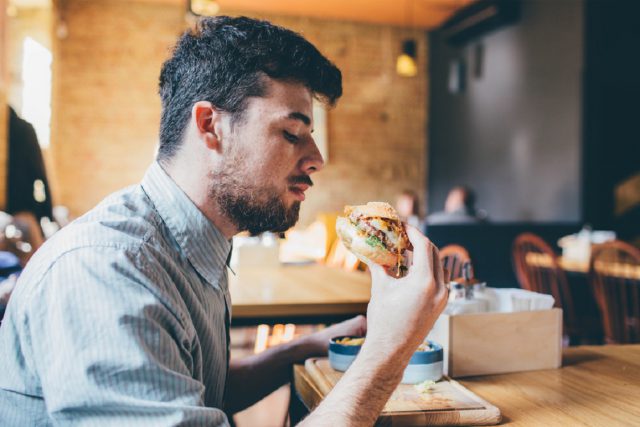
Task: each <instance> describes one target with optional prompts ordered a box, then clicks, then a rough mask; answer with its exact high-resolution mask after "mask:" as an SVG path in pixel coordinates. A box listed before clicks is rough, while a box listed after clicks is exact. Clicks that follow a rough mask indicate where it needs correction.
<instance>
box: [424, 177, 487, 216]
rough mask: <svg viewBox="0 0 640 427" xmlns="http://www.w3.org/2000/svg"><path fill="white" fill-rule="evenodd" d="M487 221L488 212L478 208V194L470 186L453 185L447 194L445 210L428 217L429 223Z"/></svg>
mask: <svg viewBox="0 0 640 427" xmlns="http://www.w3.org/2000/svg"><path fill="white" fill-rule="evenodd" d="M484 221H486V213H485V212H484V211H478V210H477V209H476V195H475V193H474V192H473V190H471V189H470V188H468V187H463V186H458V187H453V188H452V189H451V191H449V194H448V195H447V200H445V203H444V211H443V212H435V213H432V214H431V215H429V216H428V217H427V224H428V225H435V224H474V223H479V222H484Z"/></svg>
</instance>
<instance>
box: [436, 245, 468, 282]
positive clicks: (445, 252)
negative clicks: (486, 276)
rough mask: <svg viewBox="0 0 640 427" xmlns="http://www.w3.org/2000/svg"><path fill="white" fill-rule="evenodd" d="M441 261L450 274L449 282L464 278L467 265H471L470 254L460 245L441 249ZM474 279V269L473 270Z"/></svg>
mask: <svg viewBox="0 0 640 427" xmlns="http://www.w3.org/2000/svg"><path fill="white" fill-rule="evenodd" d="M440 261H441V262H442V266H443V267H444V268H445V269H446V270H447V271H448V272H449V277H448V278H447V279H448V280H451V279H455V278H458V277H462V276H463V271H462V270H463V268H464V265H465V264H466V263H471V257H470V256H469V252H467V250H466V249H465V248H463V247H462V246H460V245H447V246H445V247H443V248H442V249H440ZM471 277H473V267H472V268H471Z"/></svg>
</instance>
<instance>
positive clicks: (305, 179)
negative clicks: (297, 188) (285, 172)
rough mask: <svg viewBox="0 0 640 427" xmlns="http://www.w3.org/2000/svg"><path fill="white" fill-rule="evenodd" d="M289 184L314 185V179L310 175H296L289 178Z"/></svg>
mask: <svg viewBox="0 0 640 427" xmlns="http://www.w3.org/2000/svg"><path fill="white" fill-rule="evenodd" d="M289 184H291V185H295V184H307V185H308V186H309V187H313V181H311V178H309V175H296V176H292V177H290V178H289Z"/></svg>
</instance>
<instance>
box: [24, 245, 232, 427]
mask: <svg viewBox="0 0 640 427" xmlns="http://www.w3.org/2000/svg"><path fill="white" fill-rule="evenodd" d="M141 256H142V255H141V254H140V253H131V252H130V251H127V250H124V249H121V248H115V247H105V248H90V249H88V248H85V249H76V250H74V251H72V252H71V253H68V254H66V255H63V256H62V257H61V258H59V259H58V260H57V261H56V262H55V264H54V265H53V266H52V267H51V268H50V270H49V271H48V272H47V273H46V275H45V276H44V277H43V279H42V280H43V282H42V283H41V285H42V286H39V287H38V288H37V289H38V291H37V292H39V293H40V295H32V296H31V298H30V303H29V308H28V327H29V331H30V334H29V336H30V340H31V345H32V347H33V354H34V355H36V358H35V361H36V363H35V364H36V370H37V374H38V376H39V378H40V383H41V385H42V394H43V396H44V399H45V402H46V406H47V412H48V413H49V416H50V417H51V419H52V420H53V422H54V423H55V424H57V425H71V424H72V425H92V426H93V425H96V426H101V425H126V426H143V425H149V426H170V425H171V426H174V425H207V426H211V425H213V426H227V425H229V423H228V420H227V417H226V415H225V413H224V412H223V411H222V410H221V409H219V408H207V407H205V406H204V403H203V401H204V397H203V396H204V385H203V384H202V382H200V381H198V380H196V379H194V375H193V372H192V370H193V366H192V363H191V362H192V359H191V353H190V347H191V342H192V340H193V333H189V331H188V330H187V329H186V327H185V326H184V323H185V322H184V321H183V320H181V319H180V317H179V316H180V314H179V313H176V312H175V310H173V309H172V307H171V304H170V303H169V302H168V298H167V297H166V295H163V291H162V287H161V286H158V285H157V284H154V283H152V280H151V279H150V277H159V275H158V274H157V272H156V274H147V273H146V272H148V271H149V269H154V268H161V267H160V266H159V265H157V266H154V265H153V264H151V265H149V262H148V260H147V261H146V260H141ZM156 280H158V279H156ZM36 302H37V303H36Z"/></svg>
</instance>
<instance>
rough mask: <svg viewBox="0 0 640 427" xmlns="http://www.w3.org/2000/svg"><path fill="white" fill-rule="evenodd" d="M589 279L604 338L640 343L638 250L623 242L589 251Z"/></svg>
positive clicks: (603, 245) (639, 258)
mask: <svg viewBox="0 0 640 427" xmlns="http://www.w3.org/2000/svg"><path fill="white" fill-rule="evenodd" d="M589 281H590V282H591V286H592V288H593V292H594V295H595V298H596V302H597V303H598V307H599V308H600V313H601V314H602V326H603V328H604V335H605V341H607V342H609V343H621V344H622V343H639V342H640V250H639V249H638V248H636V247H634V246H631V245H630V244H628V243H625V242H622V241H618V240H616V241H613V242H607V243H603V244H601V245H596V246H594V247H593V249H592V251H591V260H590V262H589Z"/></svg>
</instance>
